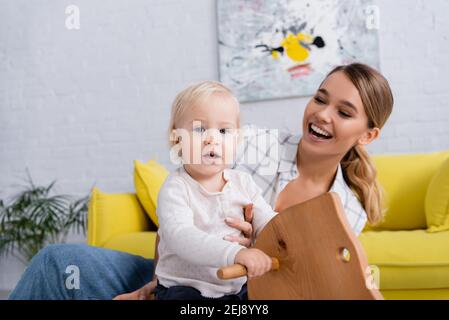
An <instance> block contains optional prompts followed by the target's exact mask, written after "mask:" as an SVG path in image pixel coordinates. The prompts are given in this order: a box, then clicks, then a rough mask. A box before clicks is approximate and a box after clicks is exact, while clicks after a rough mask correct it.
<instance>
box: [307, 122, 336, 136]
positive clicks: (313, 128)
mask: <svg viewBox="0 0 449 320" xmlns="http://www.w3.org/2000/svg"><path fill="white" fill-rule="evenodd" d="M310 131H311V133H313V134H315V135H316V136H318V137H320V138H324V139H331V138H332V135H331V134H330V133H329V132H327V131H325V130H323V129H321V128H318V127H317V126H316V125H314V124H311V125H310Z"/></svg>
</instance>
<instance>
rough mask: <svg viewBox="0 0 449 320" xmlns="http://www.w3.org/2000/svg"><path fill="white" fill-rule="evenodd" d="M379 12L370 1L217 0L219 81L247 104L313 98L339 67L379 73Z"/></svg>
mask: <svg viewBox="0 0 449 320" xmlns="http://www.w3.org/2000/svg"><path fill="white" fill-rule="evenodd" d="M376 8H377V7H376V6H375V5H373V1H371V0H314V1H311V0H310V1H305V0H280V1H276V0H217V18H218V42H219V65H220V66H219V68H220V70H219V71H220V81H222V82H223V83H225V84H226V85H228V86H229V87H230V88H231V89H232V90H233V91H234V93H235V94H236V95H237V97H238V98H239V99H240V101H242V102H245V101H257V100H264V99H276V98H286V97H294V96H307V95H311V94H313V93H314V92H315V91H316V89H317V88H318V86H319V84H320V83H321V82H322V80H323V79H324V77H325V75H326V74H327V73H328V72H329V71H330V70H331V69H332V68H333V67H335V66H337V65H341V64H348V63H351V62H355V61H357V62H362V63H366V64H369V65H371V66H373V67H375V68H378V64H379V44H378V32H377V29H378V17H376V14H378V12H377V11H376ZM376 19H377V20H376ZM376 21H377V22H376Z"/></svg>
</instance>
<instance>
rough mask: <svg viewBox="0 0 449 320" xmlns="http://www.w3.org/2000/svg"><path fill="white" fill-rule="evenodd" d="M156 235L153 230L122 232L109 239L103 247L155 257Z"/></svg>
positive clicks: (145, 256)
mask: <svg viewBox="0 0 449 320" xmlns="http://www.w3.org/2000/svg"><path fill="white" fill-rule="evenodd" d="M156 235H157V232H153V231H147V232H130V233H126V234H121V235H118V236H115V237H112V238H111V239H109V240H108V241H107V242H106V243H105V244H104V245H103V247H104V248H107V249H112V250H118V251H123V252H127V253H131V254H134V255H137V256H142V257H144V258H146V259H153V258H154V249H155V248H154V246H155V243H156Z"/></svg>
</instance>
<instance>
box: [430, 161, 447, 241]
mask: <svg viewBox="0 0 449 320" xmlns="http://www.w3.org/2000/svg"><path fill="white" fill-rule="evenodd" d="M425 210H426V219H427V227H428V229H427V231H428V232H439V231H446V230H449V158H448V159H447V160H446V161H445V162H443V164H442V165H441V166H440V168H439V169H438V170H437V172H436V173H435V174H434V176H433V178H432V180H431V181H430V184H429V188H428V189H427V194H426V202H425Z"/></svg>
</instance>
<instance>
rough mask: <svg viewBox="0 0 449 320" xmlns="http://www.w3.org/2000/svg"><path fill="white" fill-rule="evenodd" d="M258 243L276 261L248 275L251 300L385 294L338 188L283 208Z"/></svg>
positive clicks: (238, 271) (240, 269)
mask: <svg viewBox="0 0 449 320" xmlns="http://www.w3.org/2000/svg"><path fill="white" fill-rule="evenodd" d="M254 247H255V248H258V249H260V250H262V251H264V252H265V253H266V254H267V255H269V256H271V257H272V260H273V266H272V270H271V271H270V272H267V273H266V274H264V275H263V276H261V277H258V278H255V279H250V280H248V298H249V299H250V300H279V299H283V300H300V299H323V300H328V299H351V300H352V299H354V300H373V299H383V298H382V295H381V294H380V292H379V290H378V289H377V287H376V286H375V284H374V281H373V279H372V275H371V272H370V268H369V266H368V263H367V259H366V257H365V254H364V251H363V249H362V247H361V245H360V243H359V241H358V240H357V238H356V236H355V234H354V232H353V231H352V230H351V228H350V226H349V225H348V223H347V221H346V217H345V214H344V209H343V206H342V204H341V201H340V198H339V196H338V195H337V194H336V193H326V194H324V195H322V196H319V197H317V198H315V199H312V200H309V201H306V202H304V203H300V204H297V205H294V206H292V207H290V208H288V209H286V210H284V211H282V212H281V213H280V214H278V215H276V216H275V217H274V218H273V219H272V220H271V221H270V222H269V223H268V224H267V225H266V226H265V228H264V229H263V230H262V231H261V232H260V234H259V236H258V238H257V240H256V244H255V246H254ZM217 275H218V277H219V278H220V279H232V278H238V277H241V276H245V275H246V268H245V267H244V266H242V265H239V264H235V265H232V266H227V267H223V268H221V269H219V270H218V272H217Z"/></svg>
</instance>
